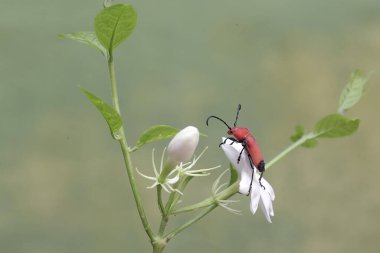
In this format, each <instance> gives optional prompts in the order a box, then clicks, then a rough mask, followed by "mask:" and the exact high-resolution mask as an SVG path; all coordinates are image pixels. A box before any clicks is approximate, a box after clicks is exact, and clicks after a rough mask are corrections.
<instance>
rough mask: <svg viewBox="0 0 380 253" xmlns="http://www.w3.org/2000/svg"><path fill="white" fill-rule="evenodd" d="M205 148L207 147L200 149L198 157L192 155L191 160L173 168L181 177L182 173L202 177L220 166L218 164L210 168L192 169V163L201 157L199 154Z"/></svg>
mask: <svg viewBox="0 0 380 253" xmlns="http://www.w3.org/2000/svg"><path fill="white" fill-rule="evenodd" d="M206 150H207V147H206V148H205V149H204V150H203V151H202V153H200V154H199V156H198V157H196V156H195V155H194V158H193V160H192V161H191V162H187V163H182V162H181V163H179V164H178V165H177V166H176V168H175V169H174V170H176V171H178V174H179V176H180V177H182V176H183V175H186V176H189V177H203V176H208V175H210V171H211V170H215V169H217V168H220V165H218V166H215V167H211V168H204V169H192V168H193V167H194V165H195V164H196V163H197V162H198V160H199V158H201V156H202V155H203V154H204V153H205V152H206Z"/></svg>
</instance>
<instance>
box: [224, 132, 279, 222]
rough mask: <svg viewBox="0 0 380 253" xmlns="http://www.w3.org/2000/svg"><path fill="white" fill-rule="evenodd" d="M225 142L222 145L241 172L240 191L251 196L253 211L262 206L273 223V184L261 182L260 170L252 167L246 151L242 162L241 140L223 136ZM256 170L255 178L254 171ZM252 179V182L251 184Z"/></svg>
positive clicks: (253, 212) (267, 217)
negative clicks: (234, 140)
mask: <svg viewBox="0 0 380 253" xmlns="http://www.w3.org/2000/svg"><path fill="white" fill-rule="evenodd" d="M222 139H223V142H225V144H223V145H221V147H222V149H223V151H224V153H225V154H226V156H227V158H228V159H229V160H230V162H231V163H232V164H233V166H234V167H235V168H236V169H237V170H238V172H239V173H240V184H239V192H240V193H242V194H245V195H248V194H250V196H251V206H250V209H251V212H252V214H255V213H256V210H257V207H258V206H260V208H261V209H262V211H263V213H264V215H265V217H266V219H267V221H268V222H270V223H272V221H271V216H274V212H273V204H272V201H274V198H275V195H274V191H273V188H272V186H271V185H270V184H269V183H268V182H267V181H266V180H265V179H264V178H262V179H261V184H262V186H261V185H260V182H259V178H260V174H259V173H260V172H259V171H258V170H257V169H256V168H255V169H254V170H253V169H252V167H251V163H250V161H249V158H248V156H247V153H246V152H243V153H242V154H241V158H240V162H239V163H238V162H237V160H238V157H239V155H240V152H241V150H242V149H243V146H242V145H241V143H239V142H233V141H231V140H229V139H226V138H222ZM253 172H254V176H253V180H252V173H253ZM251 181H252V184H251Z"/></svg>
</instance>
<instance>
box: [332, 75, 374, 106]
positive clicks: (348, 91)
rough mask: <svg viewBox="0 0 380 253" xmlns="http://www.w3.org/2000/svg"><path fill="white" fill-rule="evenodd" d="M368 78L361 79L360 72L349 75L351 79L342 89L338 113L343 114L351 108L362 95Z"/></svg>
mask: <svg viewBox="0 0 380 253" xmlns="http://www.w3.org/2000/svg"><path fill="white" fill-rule="evenodd" d="M367 81H368V77H363V75H362V73H361V72H360V70H356V71H355V72H354V73H352V74H351V79H350V81H349V82H348V84H347V85H346V87H344V89H343V91H342V93H341V94H340V99H339V108H338V112H339V113H344V112H345V111H346V110H348V109H350V108H351V107H353V106H354V105H355V104H356V103H357V102H359V100H360V99H361V97H362V96H363V94H364V90H365V86H366V83H367Z"/></svg>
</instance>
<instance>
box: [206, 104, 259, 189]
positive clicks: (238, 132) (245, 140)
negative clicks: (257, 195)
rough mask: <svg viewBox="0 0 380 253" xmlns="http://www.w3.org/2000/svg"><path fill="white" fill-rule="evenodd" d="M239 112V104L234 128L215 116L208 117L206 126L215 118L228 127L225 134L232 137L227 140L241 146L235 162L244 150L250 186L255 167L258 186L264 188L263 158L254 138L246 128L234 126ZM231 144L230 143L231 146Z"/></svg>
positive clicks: (238, 160)
mask: <svg viewBox="0 0 380 253" xmlns="http://www.w3.org/2000/svg"><path fill="white" fill-rule="evenodd" d="M240 110H241V105H240V104H239V105H238V108H237V112H236V118H235V123H234V127H230V126H229V125H228V124H227V123H226V122H225V121H224V120H222V119H221V118H219V117H217V116H209V117H208V118H207V120H206V125H207V126H208V121H209V120H210V119H211V118H215V119H218V120H220V121H221V122H223V123H224V124H225V125H226V126H227V127H228V131H227V134H228V135H232V136H233V137H228V138H227V139H229V140H232V141H233V142H239V143H241V145H242V146H243V148H242V150H241V151H240V154H239V157H238V159H237V162H238V163H239V162H240V159H241V155H242V153H243V152H244V150H245V151H246V153H247V156H248V158H249V163H250V165H251V168H252V170H253V173H252V178H251V185H252V180H253V174H254V172H255V171H254V167H256V168H257V169H258V170H259V172H261V175H260V179H259V182H260V185H261V186H262V187H264V186H263V185H262V184H261V178H262V177H263V173H264V171H265V162H264V159H263V156H262V155H261V151H260V148H259V145H258V144H257V142H256V140H255V137H254V136H253V135H252V134H251V133H250V131H249V130H248V129H247V128H244V127H237V126H236V123H237V120H238V118H239V112H240ZM227 139H226V140H224V142H222V143H220V145H222V144H225V143H226V141H227ZM233 142H231V145H232V143H233ZM220 145H219V146H220ZM250 192H251V188H249V192H248V195H249V194H250Z"/></svg>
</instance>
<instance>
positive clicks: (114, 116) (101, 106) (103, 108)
mask: <svg viewBox="0 0 380 253" xmlns="http://www.w3.org/2000/svg"><path fill="white" fill-rule="evenodd" d="M81 89H82V91H83V92H84V93H85V94H86V96H87V97H88V99H89V100H90V101H91V103H92V104H93V105H95V106H96V108H98V110H99V111H100V113H101V114H102V115H103V118H104V119H105V120H106V122H107V124H108V127H109V128H110V131H111V135H112V137H113V138H114V139H116V140H119V139H120V134H119V130H120V128H121V126H122V125H123V121H122V119H121V117H120V115H119V113H117V111H116V110H115V109H113V107H112V106H110V105H108V104H107V103H105V102H104V101H103V100H101V99H100V98H98V97H97V96H95V95H94V94H92V93H90V92H89V91H87V90H85V89H83V88H81Z"/></svg>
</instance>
